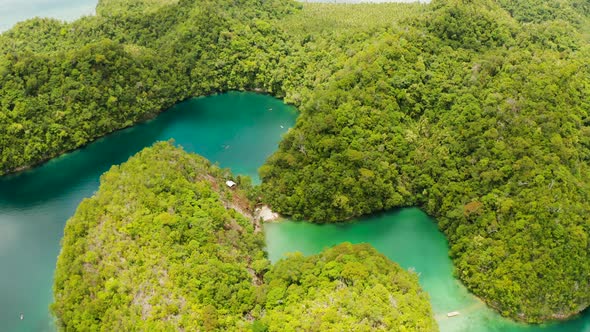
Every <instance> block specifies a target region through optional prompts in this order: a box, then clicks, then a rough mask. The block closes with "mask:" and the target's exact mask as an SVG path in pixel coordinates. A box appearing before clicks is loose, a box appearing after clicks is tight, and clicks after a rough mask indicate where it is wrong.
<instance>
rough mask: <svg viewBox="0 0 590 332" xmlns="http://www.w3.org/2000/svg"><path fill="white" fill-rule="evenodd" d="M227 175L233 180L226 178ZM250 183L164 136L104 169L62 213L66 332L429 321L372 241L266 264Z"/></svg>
mask: <svg viewBox="0 0 590 332" xmlns="http://www.w3.org/2000/svg"><path fill="white" fill-rule="evenodd" d="M227 179H233V180H236V181H237V183H239V185H238V187H237V188H229V187H228V186H226V183H225V182H226V181H227ZM255 193H256V191H255V190H253V189H252V187H251V186H250V185H249V182H248V181H247V180H246V179H243V178H242V177H238V178H234V177H233V175H232V174H231V173H230V172H229V171H227V170H224V169H220V168H219V167H217V166H214V165H211V163H210V162H209V161H207V160H205V159H204V158H202V157H200V156H197V155H190V154H188V153H186V152H184V151H182V150H181V149H178V148H175V147H173V146H172V145H171V144H170V143H158V144H156V145H155V146H153V147H151V148H146V149H144V150H143V151H141V152H140V153H139V154H137V155H136V156H134V157H132V158H131V159H130V160H129V161H127V162H126V163H124V164H122V165H121V166H113V168H111V170H110V171H108V172H107V173H105V174H104V175H103V176H102V178H101V185H100V189H99V190H98V192H97V193H96V194H95V195H94V196H93V197H92V198H89V199H86V200H84V201H83V202H82V204H80V206H79V208H78V210H77V211H76V214H75V215H74V216H73V217H72V219H70V220H69V221H68V223H67V226H66V229H65V235H64V238H63V241H62V246H63V247H62V252H61V254H60V257H59V259H58V263H57V270H56V274H55V284H54V292H55V303H54V304H53V305H52V309H53V311H54V313H55V314H56V317H57V318H58V327H59V328H60V329H62V330H65V331H99V330H100V331H131V330H140V331H213V330H218V331H301V330H305V331H349V330H351V329H354V330H355V331H393V330H396V331H425V332H429V331H436V330H437V327H436V323H435V321H434V318H433V315H432V310H431V307H430V304H429V302H428V296H427V295H426V293H425V292H423V291H422V290H421V289H420V287H419V285H418V276H417V275H416V274H415V273H411V272H408V271H405V270H403V269H402V268H400V267H399V266H398V265H397V264H395V263H393V262H391V261H390V260H389V259H387V258H386V257H385V256H383V255H381V254H379V253H378V252H377V251H376V250H375V249H373V248H372V247H371V246H369V245H366V244H365V245H351V244H346V243H345V244H341V245H338V246H336V247H333V248H331V249H328V250H326V251H325V252H323V253H321V254H319V255H315V256H311V257H307V258H306V257H303V256H301V255H293V256H291V257H287V258H285V259H283V260H281V261H279V262H278V263H277V264H276V265H274V266H271V265H270V262H269V261H268V260H267V258H266V254H265V252H264V250H263V248H264V237H263V236H262V232H261V228H260V225H259V222H260V220H257V219H256V218H255V217H254V215H253V207H254V206H253V203H252V202H251V201H250V200H249V199H248V196H249V195H252V194H255Z"/></svg>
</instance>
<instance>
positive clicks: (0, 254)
mask: <svg viewBox="0 0 590 332" xmlns="http://www.w3.org/2000/svg"><path fill="white" fill-rule="evenodd" d="M269 109H272V111H271V110H269ZM296 116H297V113H296V110H295V109H294V108H292V107H289V106H287V105H285V104H283V103H282V102H281V101H280V100H277V99H274V98H271V97H269V96H264V95H257V94H253V93H237V92H231V93H227V94H223V95H218V96H213V97H207V98H198V99H193V100H189V101H187V102H183V103H180V104H178V105H177V106H175V107H173V108H172V109H171V110H169V111H167V112H165V113H163V114H161V115H160V116H158V118H156V119H155V120H152V121H150V122H148V123H144V124H140V125H137V126H135V127H133V128H130V129H127V130H123V131H120V132H117V133H114V134H112V135H109V136H107V137H105V138H103V139H101V140H99V141H97V142H95V143H93V144H91V145H89V146H87V147H86V148H84V149H80V150H77V151H75V152H73V153H69V154H66V155H64V156H62V157H60V158H57V159H54V160H52V161H50V162H48V163H46V164H44V165H42V166H41V167H38V168H35V169H33V170H30V171H27V172H24V173H21V174H18V175H16V176H7V177H2V178H0V268H1V270H0V271H1V273H0V332H12V331H27V332H28V331H35V332H36V331H53V330H54V327H53V324H52V320H51V318H50V316H49V310H48V306H49V304H50V303H51V301H52V293H51V285H52V283H53V271H54V268H55V262H56V258H57V255H58V254H59V242H60V239H61V237H62V235H63V228H64V225H65V222H66V220H67V219H68V218H69V217H70V216H72V214H73V213H74V211H75V209H76V206H77V205H78V204H79V202H80V201H81V200H82V198H84V197H89V196H91V195H92V194H93V193H94V192H95V191H96V189H97V188H98V183H99V176H100V175H101V174H102V173H104V172H105V171H107V170H108V169H109V168H110V167H111V165H114V164H120V163H122V162H124V161H125V160H127V159H128V158H129V157H130V156H131V155H133V154H135V153H136V152H138V151H140V150H141V149H143V148H144V147H146V146H150V145H152V144H153V143H154V142H156V141H161V140H168V139H170V138H174V139H175V140H176V143H178V144H180V145H182V146H183V147H184V148H185V149H186V150H188V151H192V152H197V153H199V154H201V155H203V156H205V157H207V158H208V159H210V160H213V161H216V162H219V164H220V165H221V166H222V167H230V168H231V169H232V171H234V172H236V173H240V174H248V175H251V176H256V170H257V168H258V167H260V165H262V164H263V163H264V160H265V159H266V158H267V157H268V156H269V155H270V154H271V153H272V152H273V151H275V150H276V149H277V145H278V142H279V141H280V138H281V135H282V134H283V133H284V132H286V131H287V128H289V127H291V126H292V125H293V124H294V123H295V118H296ZM281 126H282V128H281ZM256 179H257V177H256ZM21 312H22V313H23V314H24V320H22V321H21V320H20V318H19V315H20V313H21Z"/></svg>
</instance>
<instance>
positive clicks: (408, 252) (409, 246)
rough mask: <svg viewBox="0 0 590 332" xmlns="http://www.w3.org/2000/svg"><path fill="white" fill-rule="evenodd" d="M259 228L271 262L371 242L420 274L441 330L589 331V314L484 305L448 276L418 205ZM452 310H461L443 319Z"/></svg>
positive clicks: (434, 233) (443, 248) (440, 242)
mask: <svg viewBox="0 0 590 332" xmlns="http://www.w3.org/2000/svg"><path fill="white" fill-rule="evenodd" d="M264 229H265V232H266V245H267V250H268V253H269V257H270V259H271V260H272V261H273V262H276V261H277V260H278V259H280V258H281V257H282V256H283V255H284V254H286V253H289V252H294V251H299V252H302V253H303V254H306V255H310V254H315V253H318V252H320V251H322V250H323V249H324V248H326V247H330V246H333V245H335V244H338V243H342V242H345V241H347V242H352V243H364V242H366V243H370V244H372V245H373V246H374V247H375V248H376V249H377V250H379V251H380V252H381V253H383V254H385V255H386V256H387V257H389V258H390V259H391V260H393V261H395V262H397V263H398V264H400V265H401V266H402V267H404V268H406V269H408V270H413V271H415V272H416V273H418V274H419V279H420V284H421V285H422V287H423V289H424V290H426V291H427V292H428V293H429V295H430V300H431V303H432V307H433V309H434V313H435V316H436V320H437V322H438V324H439V327H440V330H441V331H442V332H590V313H586V314H585V315H584V316H582V317H580V318H578V319H574V320H571V321H568V322H564V323H560V324H553V325H547V326H532V325H525V324H517V323H514V322H512V321H509V320H507V319H504V318H502V317H501V316H500V315H498V314H497V313H496V312H494V311H492V310H491V309H489V308H487V307H486V306H485V305H484V304H483V303H482V302H481V301H479V300H478V299H477V298H475V297H474V296H472V295H471V294H469V293H468V292H467V290H466V289H465V287H464V286H462V285H461V284H460V283H459V282H458V281H457V280H456V279H455V278H453V276H452V270H453V266H452V263H451V260H450V259H449V257H448V256H447V252H448V249H449V248H448V244H447V241H446V239H445V237H444V236H443V234H442V233H441V232H439V231H438V229H437V227H436V224H435V223H434V220H432V219H431V218H430V217H428V216H427V215H426V214H424V213H423V212H422V211H420V210H419V209H415V208H412V209H401V210H396V211H391V212H387V213H383V214H378V215H375V216H372V217H367V218H362V219H359V220H355V221H353V223H347V224H331V225H317V224H310V223H304V222H293V221H283V222H279V223H271V224H266V225H265V227H264ZM451 311H459V312H460V315H459V316H456V317H453V318H447V313H449V312H451Z"/></svg>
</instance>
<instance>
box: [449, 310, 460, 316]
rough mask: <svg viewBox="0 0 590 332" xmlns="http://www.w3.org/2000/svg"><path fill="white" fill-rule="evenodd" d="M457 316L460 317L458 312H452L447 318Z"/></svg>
mask: <svg viewBox="0 0 590 332" xmlns="http://www.w3.org/2000/svg"><path fill="white" fill-rule="evenodd" d="M455 316H459V312H458V311H451V312H449V313H448V314H447V317H455Z"/></svg>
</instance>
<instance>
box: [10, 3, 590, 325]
mask: <svg viewBox="0 0 590 332" xmlns="http://www.w3.org/2000/svg"><path fill="white" fill-rule="evenodd" d="M589 14H590V9H589V6H588V2H587V1H584V0H550V1H526V2H523V1H510V0H434V1H432V2H431V3H430V4H428V5H424V4H417V3H416V4H378V5H377V4H363V5H334V4H301V3H297V2H294V1H290V0H250V1H246V0H237V1H236V0H216V1H213V0H204V1H194V0H180V1H168V0H166V1H156V0H134V1H128V2H123V1H117V0H108V1H107V0H102V1H100V3H99V6H98V10H97V15H96V16H92V17H85V18H82V19H80V20H78V21H76V22H72V23H63V22H59V21H55V20H48V19H32V20H28V21H25V22H22V23H19V24H18V25H17V26H15V27H14V28H13V29H11V30H9V31H7V32H5V33H3V34H1V35H0V128H2V129H3V130H1V131H0V151H1V155H0V174H3V173H7V172H11V171H15V170H18V169H22V168H24V167H29V166H31V165H35V164H37V163H39V162H42V161H44V160H47V159H49V158H51V157H54V156H56V155H58V154H60V153H62V152H64V151H67V150H70V149H74V148H77V147H80V146H82V145H84V144H86V143H88V142H90V141H92V140H94V139H96V138H97V137H100V136H102V135H105V134H107V133H109V132H112V131H114V130H117V129H120V128H123V127H126V126H130V125H132V124H134V123H136V122H138V121H141V120H143V119H146V118H149V117H152V116H154V115H155V114H156V113H157V112H159V111H161V110H163V109H165V108H166V107H168V106H170V105H172V104H173V103H174V102H177V101H179V100H183V99H186V98H189V97H190V96H195V95H205V94H211V93H216V92H223V91H226V90H230V89H241V90H256V91H263V92H267V93H270V94H273V95H275V96H277V97H281V98H284V100H285V101H287V102H290V103H293V104H295V105H297V106H298V107H299V109H300V110H301V116H300V118H299V119H298V121H297V124H296V126H295V128H294V129H293V130H291V131H290V132H289V133H288V134H287V135H286V136H285V138H284V140H283V141H282V142H281V145H280V149H279V151H277V152H276V153H275V154H274V155H273V156H272V157H271V158H270V159H269V160H268V162H267V163H266V164H265V165H264V166H263V167H262V168H261V169H260V175H261V178H262V180H263V185H262V192H263V193H264V196H265V197H264V199H265V201H266V202H267V203H269V204H270V205H271V206H272V207H273V209H274V210H277V211H278V212H280V213H282V214H284V215H288V216H292V217H294V218H295V219H306V220H310V221H314V222H335V221H342V220H346V219H349V218H352V217H355V216H359V215H363V214H368V213H372V212H376V211H380V210H384V209H389V208H393V207H400V206H419V207H421V208H423V209H424V210H425V211H427V212H428V213H429V214H430V215H432V216H434V217H436V218H437V220H438V221H439V226H440V229H441V230H442V231H443V232H444V233H445V234H446V236H447V238H448V239H449V242H450V245H451V252H450V254H451V257H452V258H453V260H454V263H455V266H456V269H457V276H458V277H459V278H460V279H461V280H462V281H463V282H464V283H465V284H466V285H467V287H468V288H469V289H470V290H471V291H473V292H474V293H475V294H477V295H478V296H480V297H482V298H483V299H484V300H485V301H486V302H487V303H488V304H489V305H491V306H492V307H494V308H496V309H498V310H499V311H500V312H501V313H502V314H504V315H507V316H510V317H512V318H516V319H520V320H525V321H529V322H540V321H544V320H549V319H562V318H566V317H568V316H570V315H572V314H575V313H577V312H580V311H581V310H583V309H584V308H586V307H588V305H589V304H590V244H589V243H590V242H589V241H588V237H589V234H590V221H589V219H588V215H590V197H589V193H590V172H589V169H588V160H589V158H590V150H589V149H590V127H589V126H590V121H589V119H588V110H589V109H590V66H588V59H590V47H589V43H588V41H589V40H590V38H589V36H590V28H589V27H590V21H589V17H588V15H589Z"/></svg>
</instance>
